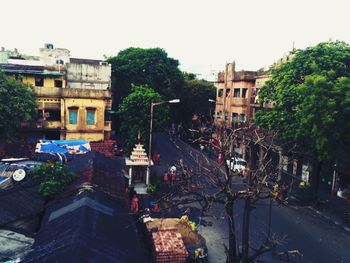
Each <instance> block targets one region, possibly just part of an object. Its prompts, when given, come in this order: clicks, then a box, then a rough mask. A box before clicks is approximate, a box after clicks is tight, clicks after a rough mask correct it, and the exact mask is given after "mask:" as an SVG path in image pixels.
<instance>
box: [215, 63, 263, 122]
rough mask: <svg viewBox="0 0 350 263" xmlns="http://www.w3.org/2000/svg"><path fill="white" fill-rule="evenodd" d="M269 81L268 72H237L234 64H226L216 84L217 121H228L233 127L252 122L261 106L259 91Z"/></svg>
mask: <svg viewBox="0 0 350 263" xmlns="http://www.w3.org/2000/svg"><path fill="white" fill-rule="evenodd" d="M268 79H269V75H268V72H267V71H264V70H259V71H236V70H235V63H234V62H233V63H228V64H226V67H225V71H222V72H220V73H219V74H218V81H217V82H216V83H215V86H216V107H215V121H216V122H217V123H221V122H223V121H226V123H229V124H232V125H233V126H234V125H238V124H239V123H242V122H246V121H250V120H251V118H252V117H253V114H254V112H255V110H256V108H257V107H258V106H259V105H258V103H257V94H258V92H259V89H260V88H261V87H262V86H263V84H264V83H265V81H266V80H268Z"/></svg>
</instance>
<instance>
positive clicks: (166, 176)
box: [163, 171, 169, 185]
mask: <svg viewBox="0 0 350 263" xmlns="http://www.w3.org/2000/svg"><path fill="white" fill-rule="evenodd" d="M163 180H164V183H165V185H168V183H169V175H168V172H167V171H165V173H164V177H163Z"/></svg>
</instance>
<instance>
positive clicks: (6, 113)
mask: <svg viewBox="0 0 350 263" xmlns="http://www.w3.org/2000/svg"><path fill="white" fill-rule="evenodd" d="M36 108H37V104H36V100H35V93H34V91H33V90H32V88H31V87H30V86H28V85H25V84H23V83H21V82H19V81H17V80H15V79H14V78H11V77H8V76H6V75H5V74H4V73H3V72H1V71H0V136H1V137H2V138H6V139H9V138H12V137H13V136H14V134H16V132H17V131H18V130H19V128H20V127H21V124H22V123H25V122H28V123H31V122H33V121H34V120H35V117H36V112H37V110H36Z"/></svg>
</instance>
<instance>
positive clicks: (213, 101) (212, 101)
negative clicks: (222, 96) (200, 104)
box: [208, 99, 216, 118]
mask: <svg viewBox="0 0 350 263" xmlns="http://www.w3.org/2000/svg"><path fill="white" fill-rule="evenodd" d="M208 101H209V102H210V103H216V101H215V100H212V99H208ZM209 114H210V118H212V117H213V116H211V107H210V106H209Z"/></svg>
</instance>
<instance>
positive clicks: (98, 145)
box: [90, 140, 116, 158]
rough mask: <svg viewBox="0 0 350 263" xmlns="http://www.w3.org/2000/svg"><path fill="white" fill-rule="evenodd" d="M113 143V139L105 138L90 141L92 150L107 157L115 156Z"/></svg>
mask: <svg viewBox="0 0 350 263" xmlns="http://www.w3.org/2000/svg"><path fill="white" fill-rule="evenodd" d="M114 144H116V141H113V140H105V141H101V142H90V146H91V150H92V151H96V152H99V153H101V154H103V155H104V156H106V157H108V158H114V157H115V154H116V152H115V150H114V147H113V146H114Z"/></svg>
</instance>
